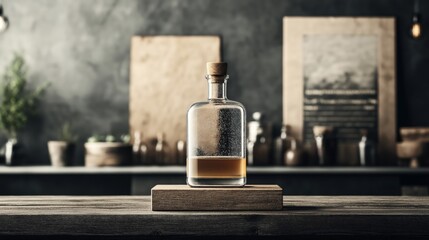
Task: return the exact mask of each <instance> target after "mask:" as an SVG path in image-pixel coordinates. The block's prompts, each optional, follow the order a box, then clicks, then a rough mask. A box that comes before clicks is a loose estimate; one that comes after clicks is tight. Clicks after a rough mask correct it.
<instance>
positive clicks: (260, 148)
mask: <svg viewBox="0 0 429 240" xmlns="http://www.w3.org/2000/svg"><path fill="white" fill-rule="evenodd" d="M269 160H270V159H269V145H268V142H267V140H266V138H265V137H264V135H263V134H262V131H259V132H258V134H256V140H255V141H254V142H253V141H249V142H248V143H247V163H248V164H249V165H253V166H267V165H269V163H270V162H269Z"/></svg>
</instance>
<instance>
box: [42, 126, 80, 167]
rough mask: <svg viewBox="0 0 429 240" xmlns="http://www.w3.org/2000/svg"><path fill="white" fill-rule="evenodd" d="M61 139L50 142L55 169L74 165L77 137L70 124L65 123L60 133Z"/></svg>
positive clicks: (49, 146) (49, 147)
mask: <svg viewBox="0 0 429 240" xmlns="http://www.w3.org/2000/svg"><path fill="white" fill-rule="evenodd" d="M59 136H60V137H59V139H58V140H56V141H48V150H49V156H50V158H51V164H52V166H54V167H63V166H71V165H73V160H74V155H75V151H76V141H77V139H78V137H77V135H75V134H73V131H72V128H71V126H70V123H65V124H64V125H63V126H62V128H61V131H60V134H59Z"/></svg>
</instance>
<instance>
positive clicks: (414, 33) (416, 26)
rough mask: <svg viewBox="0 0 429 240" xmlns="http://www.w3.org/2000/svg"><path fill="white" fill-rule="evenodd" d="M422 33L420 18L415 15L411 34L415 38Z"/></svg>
mask: <svg viewBox="0 0 429 240" xmlns="http://www.w3.org/2000/svg"><path fill="white" fill-rule="evenodd" d="M421 35H422V27H421V24H420V19H419V17H418V16H417V15H415V16H414V17H413V24H412V25H411V36H412V37H413V38H416V39H417V38H420V36H421Z"/></svg>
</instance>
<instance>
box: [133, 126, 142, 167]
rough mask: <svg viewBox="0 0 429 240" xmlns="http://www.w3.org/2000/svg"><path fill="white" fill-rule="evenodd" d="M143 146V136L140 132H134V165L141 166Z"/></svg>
mask: <svg viewBox="0 0 429 240" xmlns="http://www.w3.org/2000/svg"><path fill="white" fill-rule="evenodd" d="M141 144H142V134H141V133H140V132H139V131H135V132H134V141H133V164H134V165H140V164H141V152H140V147H141Z"/></svg>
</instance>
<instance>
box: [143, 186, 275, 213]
mask: <svg viewBox="0 0 429 240" xmlns="http://www.w3.org/2000/svg"><path fill="white" fill-rule="evenodd" d="M282 194H283V190H282V188H281V187H279V186H278V185H246V186H245V187H240V188H191V187H189V186H188V185H156V186H155V187H153V188H152V210H154V211H198V210H204V211H207V210H214V211H216V210H258V211H260V210H273V211H275V210H282V207H283V199H282Z"/></svg>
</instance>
